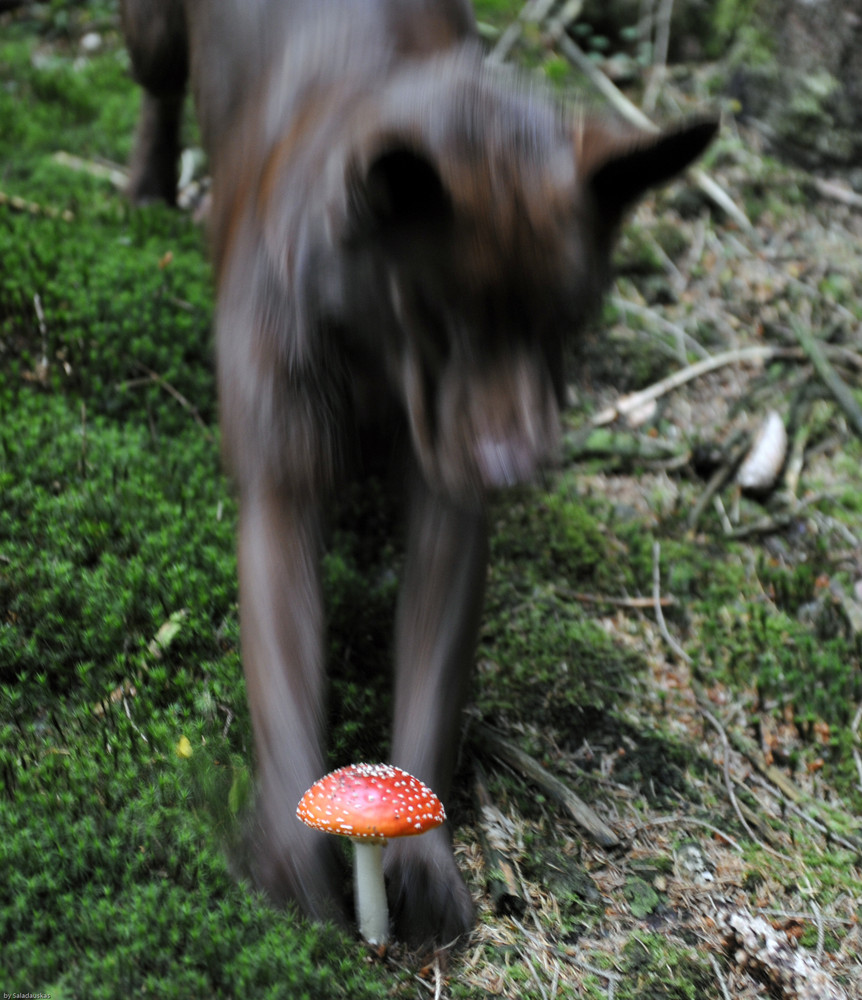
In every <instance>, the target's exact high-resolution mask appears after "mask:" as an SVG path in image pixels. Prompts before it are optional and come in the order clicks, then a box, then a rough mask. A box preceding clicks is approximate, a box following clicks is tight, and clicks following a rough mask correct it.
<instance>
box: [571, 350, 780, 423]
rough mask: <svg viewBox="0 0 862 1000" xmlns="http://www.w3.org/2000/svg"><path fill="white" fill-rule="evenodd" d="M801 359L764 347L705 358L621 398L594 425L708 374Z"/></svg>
mask: <svg viewBox="0 0 862 1000" xmlns="http://www.w3.org/2000/svg"><path fill="white" fill-rule="evenodd" d="M798 356H799V355H798V353H797V352H796V351H794V350H793V348H787V347H766V346H760V345H755V346H753V347H740V348H738V349H736V350H733V351H723V352H722V353H721V354H713V355H712V356H710V357H708V358H704V359H703V361H696V362H695V363H694V364H693V365H689V366H688V367H687V368H681V369H680V370H679V371H676V372H673V373H672V374H671V375H668V376H667V378H663V379H661V381H659V382H654V383H653V384H652V385H651V386H648V387H647V388H646V389H641V390H640V391H638V392H632V393H630V394H629V395H628V396H621V397H620V398H619V399H618V400H617V401H616V403H614V405H613V406H608V407H606V408H605V409H604V410H602V411H601V412H599V413H597V414H596V415H595V416H594V417H593V419H592V421H591V422H592V424H593V425H594V426H595V427H602V426H604V425H605V424H610V423H612V422H613V421H614V420H617V419H619V418H620V417H624V416H626V415H627V414H629V413H631V412H632V411H634V410H638V409H640V407H642V406H644V405H646V404H647V403H649V402H652V401H653V400H655V399H660V398H661V397H662V396H664V395H666V394H667V393H669V392H672V391H673V390H674V389H679V388H680V386H683V385H685V384H686V383H687V382H691V381H693V380H694V379H696V378H700V377H701V376H702V375H708V374H709V373H710V372H714V371H716V370H717V369H719V368H724V367H726V366H727V365H735V364H754V363H757V362H760V363H761V364H763V363H766V362H769V361H775V360H777V359H778V358H794V357H798Z"/></svg>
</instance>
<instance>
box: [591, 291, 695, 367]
mask: <svg viewBox="0 0 862 1000" xmlns="http://www.w3.org/2000/svg"><path fill="white" fill-rule="evenodd" d="M610 303H611V305H612V306H614V307H615V308H616V309H619V311H620V312H621V313H622V314H623V316H624V317H625V314H626V313H633V314H634V315H635V316H638V317H639V318H640V319H645V320H648V321H649V322H650V323H652V324H654V325H655V326H658V327H661V329H662V330H664V332H665V333H669V334H671V336H673V337H674V338H675V339H676V342H677V345H678V347H679V349H680V354H681V355H682V358H681V360H682V361H683V362H685V360H686V358H685V351H686V349H688V350H691V351H694V352H695V353H696V354H699V355H700V357H701V358H708V357H709V356H710V355H709V351H707V349H706V348H705V347H704V346H703V345H702V344H700V343H699V342H698V341H697V340H695V339H694V337H692V336H691V334H690V333H686V331H685V330H684V329H683V328H682V327H681V326H678V325H677V324H676V323H671V322H670V320H668V319H666V318H665V317H664V316H662V315H661V313H660V312H658V311H656V310H655V309H650V308H649V306H642V305H640V304H639V303H637V302H632V301H630V300H629V299H624V298H623V297H622V296H621V295H611V296H610Z"/></svg>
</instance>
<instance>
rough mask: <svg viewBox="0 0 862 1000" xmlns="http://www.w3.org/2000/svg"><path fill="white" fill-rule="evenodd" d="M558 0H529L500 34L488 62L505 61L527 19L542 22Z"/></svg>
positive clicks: (489, 54) (493, 63)
mask: <svg viewBox="0 0 862 1000" xmlns="http://www.w3.org/2000/svg"><path fill="white" fill-rule="evenodd" d="M556 2H557V0H527V2H526V3H525V4H524V6H523V7H522V8H521V12H520V14H518V16H517V18H516V19H515V20H514V21H512V23H511V24H510V25H509V27H508V28H506V30H505V31H504V32H503V34H502V35H500V38H499V40H498V41H497V44H496V45H495V46H494V48H493V49H491V51H490V52H489V53H488V62H489V63H491V64H492V65H499V64H500V63H502V62H505V60H506V57H507V56H508V55H509V53H510V52H511V51H512V49H513V48H514V46H515V43H516V42H517V41H518V39H519V38H520V36H521V31H522V30H523V25H524V22H525V21H537V22H541V21H544V19H545V18H546V17H547V16H548V14H550V12H551V8H552V7H553V6H554V4H555V3H556Z"/></svg>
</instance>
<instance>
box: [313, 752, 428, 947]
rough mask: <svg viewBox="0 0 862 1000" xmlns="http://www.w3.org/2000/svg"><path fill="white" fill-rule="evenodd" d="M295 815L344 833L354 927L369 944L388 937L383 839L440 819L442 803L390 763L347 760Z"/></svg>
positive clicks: (423, 827)
mask: <svg viewBox="0 0 862 1000" xmlns="http://www.w3.org/2000/svg"><path fill="white" fill-rule="evenodd" d="M296 815H297V816H298V817H299V818H300V819H301V820H302V822H303V823H307V824H308V826H311V827H314V828H315V829H316V830H323V831H325V832H326V833H335V834H338V835H339V836H342V837H350V839H351V840H352V841H353V844H354V848H355V859H354V875H355V880H356V882H355V884H356V909H357V913H358V918H359V932H360V933H361V934H362V936H363V938H365V940H366V941H368V943H369V944H374V945H382V944H385V943H386V941H387V940H388V938H389V912H388V910H387V907H386V888H385V886H384V883H383V844H384V842H385V841H387V840H389V839H391V838H393V837H413V836H416V835H417V834H420V833H425V832H426V830H433V829H434V827H435V826H440V824H441V823H443V822H445V820H446V813H445V811H444V809H443V803H442V802H441V801H440V800H439V799H438V798H437V796H436V795H435V794H434V793H433V792H432V791H431V789H430V788H429V787H428V786H427V785H423V784H422V782H421V781H420V780H419V779H418V778H414V777H413V775H412V774H408V773H407V772H406V771H402V770H401V768H400V767H393V766H392V765H391V764H351V765H350V766H349V767H342V768H339V769H338V770H337V771H333V772H332V773H331V774H327V775H326V777H325V778H321V779H320V781H318V782H315V784H313V785H312V786H311V788H309V790H308V791H307V792H306V793H305V795H303V796H302V798H301V799H300V802H299V805H298V806H297V808H296Z"/></svg>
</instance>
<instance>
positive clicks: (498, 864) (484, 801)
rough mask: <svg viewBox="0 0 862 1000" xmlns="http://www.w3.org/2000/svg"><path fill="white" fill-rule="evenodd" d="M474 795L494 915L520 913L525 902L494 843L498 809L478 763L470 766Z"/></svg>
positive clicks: (504, 858) (508, 867)
mask: <svg viewBox="0 0 862 1000" xmlns="http://www.w3.org/2000/svg"><path fill="white" fill-rule="evenodd" d="M473 795H474V798H475V800H476V805H477V807H478V808H477V812H478V815H479V840H480V842H481V845H482V855H483V856H484V858H485V870H486V882H487V885H488V892H489V893H490V895H491V902H492V903H493V905H494V912H495V913H497V914H501V913H502V914H513V913H514V914H520V913H523V912H524V909H525V907H526V905H527V901H526V900H525V899H524V897H523V896H522V895H521V890H520V888H519V886H518V880H517V879H516V878H515V872H514V869H513V868H512V863H511V861H509V859H508V858H507V857H506V856H505V855H504V854H503V852H502V851H500V850H498V849H497V848H496V847H495V846H494V843H493V839H494V838H493V834H492V833H491V826H492V825H493V823H494V821H495V816H494V813H495V812H498V810H497V807H496V806H495V805H494V803H493V802H492V800H491V794H490V792H489V791H488V784H487V782H486V780H485V772H484V771H483V770H482V767H481V765H480V764H478V763H476V764H474V766H473Z"/></svg>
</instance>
